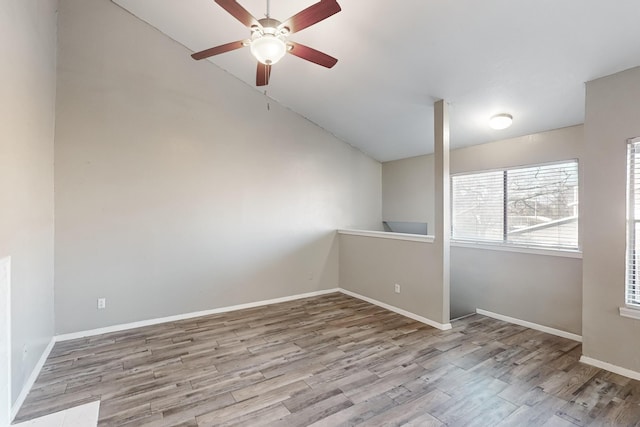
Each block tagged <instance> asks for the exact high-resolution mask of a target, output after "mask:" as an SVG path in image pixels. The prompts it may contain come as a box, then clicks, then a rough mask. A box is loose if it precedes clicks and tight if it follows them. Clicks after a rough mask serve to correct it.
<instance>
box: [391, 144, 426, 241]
mask: <svg viewBox="0 0 640 427" xmlns="http://www.w3.org/2000/svg"><path fill="white" fill-rule="evenodd" d="M433 170H434V163H433V155H428V156H419V157H410V158H408V159H403V160H395V161H391V162H385V163H383V164H382V176H383V180H382V219H383V220H385V221H408V222H426V223H427V228H428V232H429V233H432V231H433V228H434V224H435V212H434V208H433V201H434V200H435V199H434V198H435V195H434V174H433Z"/></svg>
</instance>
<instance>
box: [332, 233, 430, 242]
mask: <svg viewBox="0 0 640 427" xmlns="http://www.w3.org/2000/svg"><path fill="white" fill-rule="evenodd" d="M338 234H348V235H351V236H362V237H375V238H379V239H391V240H407V241H410V242H423V243H433V242H434V241H435V237H434V236H429V235H424V234H407V233H393V232H390V231H371V230H338Z"/></svg>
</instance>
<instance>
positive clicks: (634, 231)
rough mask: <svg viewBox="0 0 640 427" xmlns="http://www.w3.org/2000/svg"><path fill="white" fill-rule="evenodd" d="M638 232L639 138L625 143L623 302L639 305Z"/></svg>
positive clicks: (639, 214) (639, 211)
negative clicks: (624, 266) (625, 201)
mask: <svg viewBox="0 0 640 427" xmlns="http://www.w3.org/2000/svg"><path fill="white" fill-rule="evenodd" d="M638 232H640V138H635V139H632V140H630V141H629V144H628V145H627V261H626V266H627V274H626V277H627V280H626V281H627V285H626V292H625V302H626V304H627V305H633V306H639V307H640V283H638V270H637V268H638V253H639V252H638V250H639V249H640V247H639V245H638V239H637V236H638Z"/></svg>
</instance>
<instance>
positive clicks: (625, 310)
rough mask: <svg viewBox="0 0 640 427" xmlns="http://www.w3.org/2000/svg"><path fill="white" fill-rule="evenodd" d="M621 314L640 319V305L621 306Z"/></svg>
mask: <svg viewBox="0 0 640 427" xmlns="http://www.w3.org/2000/svg"><path fill="white" fill-rule="evenodd" d="M620 316H622V317H630V318H631V319H638V320H640V307H638V308H635V307H634V308H631V307H628V306H627V307H620Z"/></svg>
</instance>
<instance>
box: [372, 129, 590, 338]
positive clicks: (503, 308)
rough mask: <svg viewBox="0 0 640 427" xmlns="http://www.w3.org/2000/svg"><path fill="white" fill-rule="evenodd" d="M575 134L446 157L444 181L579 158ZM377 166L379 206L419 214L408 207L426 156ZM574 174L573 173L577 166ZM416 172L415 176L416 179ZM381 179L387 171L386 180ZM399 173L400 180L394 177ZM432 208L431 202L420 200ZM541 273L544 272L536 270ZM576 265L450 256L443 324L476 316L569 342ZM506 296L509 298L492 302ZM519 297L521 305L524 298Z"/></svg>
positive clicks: (516, 256)
mask: <svg viewBox="0 0 640 427" xmlns="http://www.w3.org/2000/svg"><path fill="white" fill-rule="evenodd" d="M582 141H583V127H582V126H573V127H569V128H564V129H558V130H554V131H550V132H542V133H538V134H534V135H529V136H525V137H520V138H514V139H508V140H502V141H496V142H491V143H488V144H482V145H477V146H472V147H466V148H462V149H457V150H452V151H451V159H450V166H451V167H450V169H451V173H452V174H456V173H461V172H472V171H480V170H486V169H497V168H505V167H514V166H521V165H527V164H534V163H545V162H552V161H558V160H567V159H575V158H578V159H580V158H581V155H582V144H583V142H582ZM389 163H392V165H390V166H391V167H388V163H385V164H383V176H382V182H383V188H385V193H383V201H382V203H383V206H386V205H387V204H388V203H389V201H388V200H389V199H388V195H389V194H394V196H393V197H394V199H392V200H393V203H395V204H397V206H400V207H402V209H404V210H406V213H405V214H404V215H406V216H407V217H412V216H413V215H420V214H421V212H423V211H424V208H423V206H424V205H422V206H420V207H419V208H418V209H416V208H415V207H416V206H418V205H417V204H416V203H415V202H414V201H412V200H411V202H409V200H410V199H412V198H414V197H415V195H421V196H422V197H428V195H429V194H430V193H429V190H426V191H425V186H424V184H423V181H421V180H413V181H412V180H410V179H398V178H397V177H398V176H403V177H419V176H432V175H433V172H432V170H433V169H431V168H432V167H433V166H432V165H433V155H428V156H420V157H415V158H411V159H405V160H397V161H394V162H389ZM580 167H581V166H580ZM416 169H419V171H416ZM387 171H391V174H390V175H387ZM400 171H401V172H400ZM423 203H427V204H431V205H433V199H430V200H427V201H426V202H423ZM541 266H547V267H548V268H549V269H541ZM581 268H582V267H581V261H580V260H579V259H573V258H555V257H554V258H552V257H549V256H545V255H537V254H523V253H508V252H497V251H492V250H486V249H475V248H462V247H456V246H454V247H452V248H451V281H450V283H451V285H450V287H451V317H452V318H455V317H459V316H461V315H464V314H468V313H470V312H472V311H473V310H474V309H475V308H482V309H485V310H489V311H493V312H496V313H499V314H504V315H508V316H512V317H516V318H520V319H522V320H527V321H529V322H534V323H538V324H541V325H545V326H550V327H554V328H557V329H561V330H565V331H568V332H572V333H575V334H580V331H581V306H582V292H581V291H582V271H581ZM500 295H503V296H504V295H510V296H512V297H513V298H505V297H500ZM525 296H526V297H525Z"/></svg>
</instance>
